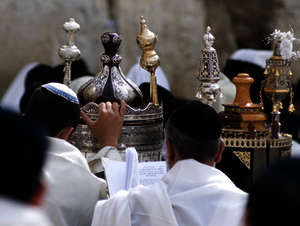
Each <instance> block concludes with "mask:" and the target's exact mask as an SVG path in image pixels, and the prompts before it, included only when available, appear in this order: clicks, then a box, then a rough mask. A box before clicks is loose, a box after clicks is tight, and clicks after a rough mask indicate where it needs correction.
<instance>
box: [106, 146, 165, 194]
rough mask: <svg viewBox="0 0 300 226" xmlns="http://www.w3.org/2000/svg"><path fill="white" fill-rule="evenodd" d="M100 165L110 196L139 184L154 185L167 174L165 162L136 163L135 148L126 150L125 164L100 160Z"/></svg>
mask: <svg viewBox="0 0 300 226" xmlns="http://www.w3.org/2000/svg"><path fill="white" fill-rule="evenodd" d="M102 164H103V167H104V171H105V177H106V181H107V184H108V190H109V194H110V196H113V195H114V194H115V193H117V192H118V191H120V190H128V189H130V188H133V187H135V186H136V185H139V184H142V185H145V186H147V185H150V184H154V183H155V182H156V181H158V180H159V179H161V178H162V177H163V176H164V175H165V174H166V172H167V166H166V162H165V161H157V162H138V155H137V152H136V150H135V148H127V149H126V162H121V161H115V160H110V159H108V158H102Z"/></svg>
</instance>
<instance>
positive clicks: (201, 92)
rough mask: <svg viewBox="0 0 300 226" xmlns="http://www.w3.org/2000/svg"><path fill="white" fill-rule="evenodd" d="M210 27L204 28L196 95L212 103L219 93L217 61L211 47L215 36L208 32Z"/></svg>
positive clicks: (214, 51)
mask: <svg viewBox="0 0 300 226" xmlns="http://www.w3.org/2000/svg"><path fill="white" fill-rule="evenodd" d="M210 31H211V28H210V27H209V26H208V27H207V28H206V33H205V35H204V36H203V41H204V44H205V47H204V49H202V50H201V51H200V68H199V74H198V76H197V79H198V80H199V81H200V85H199V88H198V92H197V94H196V97H197V98H199V99H200V100H201V101H202V102H204V103H206V104H209V105H212V104H213V102H215V101H216V98H217V97H218V96H219V95H220V94H221V89H220V86H219V85H218V84H217V82H218V81H219V80H220V69H219V61H218V56H217V52H216V50H215V49H214V48H213V43H214V40H215V37H214V36H213V35H212V34H211V33H210Z"/></svg>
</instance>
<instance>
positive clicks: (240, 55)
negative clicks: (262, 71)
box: [230, 49, 273, 68]
mask: <svg viewBox="0 0 300 226" xmlns="http://www.w3.org/2000/svg"><path fill="white" fill-rule="evenodd" d="M272 55H273V51H271V50H258V49H239V50H237V51H235V52H234V53H233V54H232V55H231V57H230V59H232V60H240V61H244V62H248V63H252V64H256V65H258V66H260V67H261V68H265V67H266V60H267V59H269V58H270V57H271V56H272Z"/></svg>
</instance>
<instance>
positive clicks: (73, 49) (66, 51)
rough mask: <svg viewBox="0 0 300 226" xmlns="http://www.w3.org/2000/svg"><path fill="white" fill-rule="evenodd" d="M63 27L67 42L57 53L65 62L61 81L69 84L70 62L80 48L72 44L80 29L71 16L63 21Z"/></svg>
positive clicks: (76, 55) (75, 57)
mask: <svg viewBox="0 0 300 226" xmlns="http://www.w3.org/2000/svg"><path fill="white" fill-rule="evenodd" d="M63 29H64V30H65V32H67V42H66V44H65V45H63V46H62V47H61V48H59V50H58V55H59V56H60V58H62V60H63V61H64V62H65V68H64V72H65V76H64V80H63V83H64V84H65V85H67V86H70V83H71V64H72V62H73V61H75V60H78V59H79V57H80V50H79V49H78V48H77V46H76V45H75V44H74V43H75V42H74V39H75V34H76V33H77V32H78V31H79V30H80V25H79V24H78V23H76V21H75V20H74V19H73V18H70V19H69V21H67V22H65V23H64V25H63Z"/></svg>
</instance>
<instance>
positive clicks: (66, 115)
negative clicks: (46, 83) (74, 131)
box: [25, 87, 80, 136]
mask: <svg viewBox="0 0 300 226" xmlns="http://www.w3.org/2000/svg"><path fill="white" fill-rule="evenodd" d="M25 116H26V117H28V118H30V119H33V120H36V121H38V122H39V123H41V124H42V125H43V126H44V127H45V129H46V131H47V134H48V135H49V136H56V135H57V134H58V133H59V132H60V131H61V130H62V129H64V128H66V127H74V128H76V126H77V124H78V122H79V119H80V107H79V104H76V103H73V102H70V101H68V100H67V99H65V98H63V97H61V96H58V95H56V94H53V93H52V92H50V91H48V90H47V89H46V88H44V87H39V88H37V89H36V90H35V92H34V93H33V95H32V97H31V99H30V101H29V104H28V107H27V109H26V111H25Z"/></svg>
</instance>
